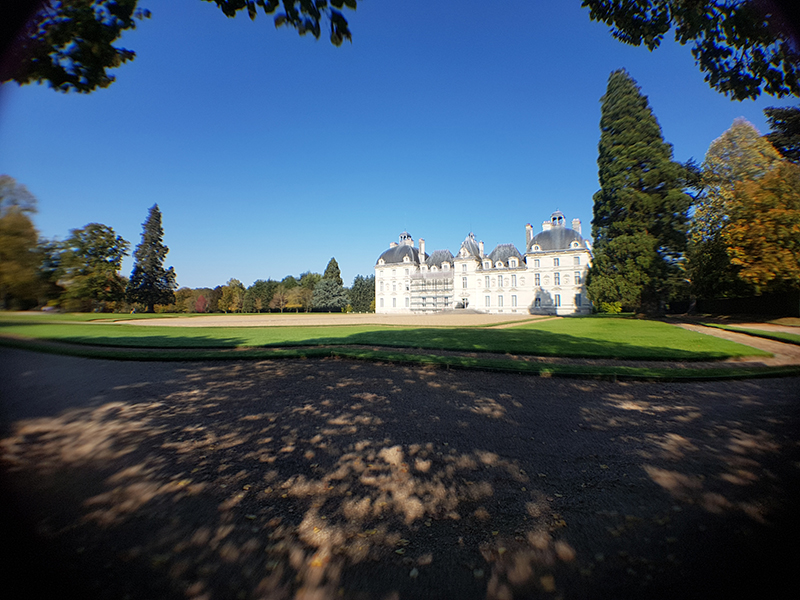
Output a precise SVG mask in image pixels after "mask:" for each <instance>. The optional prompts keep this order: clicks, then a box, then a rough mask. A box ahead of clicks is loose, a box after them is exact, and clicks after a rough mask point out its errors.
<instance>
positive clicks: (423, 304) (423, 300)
mask: <svg viewBox="0 0 800 600" xmlns="http://www.w3.org/2000/svg"><path fill="white" fill-rule="evenodd" d="M425 300H426V298H425V296H423V297H422V308H425Z"/></svg>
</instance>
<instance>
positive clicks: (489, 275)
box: [375, 211, 592, 315]
mask: <svg viewBox="0 0 800 600" xmlns="http://www.w3.org/2000/svg"><path fill="white" fill-rule="evenodd" d="M591 260H592V252H591V244H590V242H589V240H587V239H585V238H584V237H582V236H581V222H580V220H579V219H573V220H572V228H571V229H570V228H568V227H567V226H566V223H565V218H564V214H563V213H562V212H560V211H556V212H554V213H553V214H552V215H551V217H550V220H549V221H545V222H544V223H543V224H542V231H541V232H540V233H538V234H536V235H534V233H533V227H531V225H530V224H528V225H526V226H525V253H524V254H522V253H520V251H519V250H517V248H516V247H515V246H514V244H499V245H498V246H497V247H496V248H495V249H494V250H492V251H491V252H490V253H489V254H486V253H485V251H484V247H483V242H478V241H476V239H475V236H474V235H473V234H472V233H470V234H469V235H468V236H467V237H466V239H465V240H464V241H463V242H462V243H461V248H460V249H459V250H458V252H457V253H456V255H455V256H454V255H453V254H452V253H451V252H450V251H449V250H436V251H434V252H433V253H432V254H427V253H426V252H425V240H423V239H422V238H420V240H419V246H418V247H415V246H414V240H413V238H412V237H411V235H410V234H409V233H407V232H403V233H401V234H400V240H399V242H392V243H391V244H390V245H389V249H388V250H386V252H384V253H383V254H381V255H380V257H379V258H378V262H377V263H376V264H375V311H376V312H378V313H430V312H437V311H441V310H449V309H458V308H469V309H473V310H476V311H479V312H487V313H530V314H552V315H569V314H580V313H589V312H591V308H592V307H591V303H590V302H589V299H588V298H587V297H586V288H585V285H584V282H585V280H586V273H587V271H588V269H589V266H590V265H591Z"/></svg>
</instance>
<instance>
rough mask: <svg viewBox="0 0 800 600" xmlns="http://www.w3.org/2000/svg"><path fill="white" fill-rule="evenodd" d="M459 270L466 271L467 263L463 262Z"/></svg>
mask: <svg viewBox="0 0 800 600" xmlns="http://www.w3.org/2000/svg"><path fill="white" fill-rule="evenodd" d="M461 272H462V273H466V272H467V263H464V264H463V265H461Z"/></svg>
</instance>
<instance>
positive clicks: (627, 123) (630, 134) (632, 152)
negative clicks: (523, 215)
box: [588, 69, 691, 313]
mask: <svg viewBox="0 0 800 600" xmlns="http://www.w3.org/2000/svg"><path fill="white" fill-rule="evenodd" d="M601 100H602V107H601V118H600V131H601V134H600V144H599V156H598V158H597V165H598V169H599V179H600V186H601V189H600V190H599V191H598V192H597V193H596V194H595V195H594V198H593V199H594V216H593V219H592V235H593V237H594V259H593V264H592V269H591V271H590V274H589V284H588V287H589V296H590V298H591V299H592V300H593V301H594V302H595V303H599V302H619V303H620V304H622V306H624V307H627V308H631V309H634V310H637V311H643V312H646V313H657V312H660V311H661V310H662V309H663V306H664V303H665V302H666V301H667V300H668V298H669V295H670V292H671V290H672V289H673V286H674V284H675V282H676V280H677V279H678V276H679V273H680V262H681V259H682V257H683V252H684V250H685V248H686V223H687V212H688V210H689V206H690V203H691V198H690V197H689V196H688V195H687V194H685V193H684V192H683V184H684V181H685V175H686V171H685V168H684V167H683V166H682V165H680V164H679V163H676V162H674V161H673V160H672V146H671V145H670V144H667V143H666V142H664V138H663V136H662V134H661V126H660V125H659V124H658V121H657V120H656V118H655V116H654V115H653V112H652V110H651V109H650V105H649V103H648V101H647V97H646V96H643V95H642V93H641V90H640V89H639V87H638V85H637V84H636V82H635V81H634V80H633V79H632V78H631V76H630V75H629V74H628V73H627V71H625V70H624V69H621V70H618V71H614V72H613V73H611V75H610V77H609V78H608V88H607V89H606V93H605V95H604V96H603V97H602V99H601Z"/></svg>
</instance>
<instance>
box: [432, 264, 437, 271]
mask: <svg viewBox="0 0 800 600" xmlns="http://www.w3.org/2000/svg"><path fill="white" fill-rule="evenodd" d="M438 270H439V269H437V268H436V265H433V266H432V267H431V271H438Z"/></svg>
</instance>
